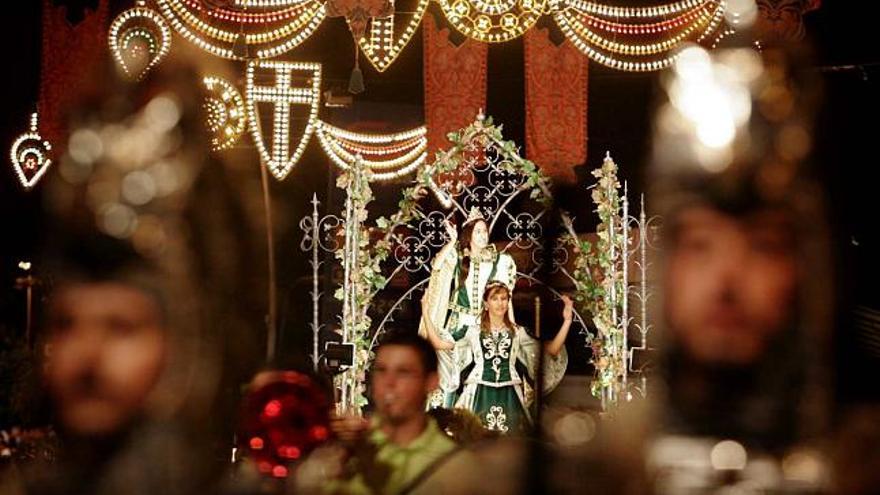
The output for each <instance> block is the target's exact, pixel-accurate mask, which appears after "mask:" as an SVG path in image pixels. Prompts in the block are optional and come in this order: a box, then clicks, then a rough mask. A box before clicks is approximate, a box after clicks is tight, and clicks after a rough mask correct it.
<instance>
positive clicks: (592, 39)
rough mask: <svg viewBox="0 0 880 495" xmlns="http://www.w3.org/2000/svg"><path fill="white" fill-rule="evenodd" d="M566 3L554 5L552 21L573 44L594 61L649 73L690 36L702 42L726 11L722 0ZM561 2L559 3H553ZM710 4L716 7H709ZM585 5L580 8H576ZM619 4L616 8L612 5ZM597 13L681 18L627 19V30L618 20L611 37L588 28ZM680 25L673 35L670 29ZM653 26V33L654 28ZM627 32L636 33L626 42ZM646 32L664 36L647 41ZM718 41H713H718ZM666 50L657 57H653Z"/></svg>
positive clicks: (669, 60)
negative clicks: (666, 3) (633, 4)
mask: <svg viewBox="0 0 880 495" xmlns="http://www.w3.org/2000/svg"><path fill="white" fill-rule="evenodd" d="M564 5H565V6H567V7H565V8H556V9H554V10H555V12H554V14H553V17H554V20H555V21H556V23H557V25H558V26H559V27H560V29H561V30H562V32H563V34H564V35H565V37H566V38H568V39H569V40H570V41H571V42H572V43H573V44H574V46H575V47H576V48H577V49H578V50H580V51H581V52H582V53H584V54H585V55H587V56H588V57H590V58H591V59H593V60H594V61H596V62H598V63H600V64H602V65H605V66H608V67H611V68H613V69H617V70H623V71H630V72H647V71H656V70H661V69H664V68H666V67H669V66H670V65H671V64H672V63H673V62H674V61H675V59H676V58H677V57H678V54H677V52H676V49H677V48H679V47H680V46H681V45H682V44H684V43H685V42H688V41H693V42H696V43H702V42H703V41H704V40H705V39H706V38H707V37H709V36H710V35H712V34H713V33H715V32H717V31H718V28H719V26H720V25H721V23H722V21H723V18H724V12H725V10H726V6H727V3H726V0H703V1H694V0H691V1H685V2H679V3H677V4H672V5H669V6H657V7H643V8H641V9H634V8H620V9H623V10H620V9H618V8H616V7H615V8H611V7H609V8H607V9H604V10H603V9H598V8H596V4H593V3H590V2H584V1H581V0H567V2H566V3H565V4H564ZM555 6H556V7H559V4H556V5H555ZM709 8H714V10H712V11H711V13H710V11H709V10H707V9H709ZM580 9H584V10H580ZM615 9H617V10H615ZM688 9H690V10H688ZM591 13H592V14H601V15H605V16H611V17H616V18H622V19H636V20H637V21H641V20H642V19H645V18H650V17H657V16H664V15H665V16H670V15H674V14H678V15H679V17H677V18H673V19H666V21H664V23H660V24H658V23H656V22H654V23H648V24H645V23H641V22H639V23H638V24H631V25H630V26H631V28H630V29H631V32H629V33H627V32H624V31H622V25H620V24H612V23H606V26H612V25H613V26H615V28H616V29H618V31H617V32H616V33H615V39H614V40H609V39H606V38H604V37H602V36H600V35H598V34H596V33H595V32H594V31H593V30H591V29H589V27H588V25H590V24H592V25H596V24H597V23H599V22H604V21H601V20H598V19H595V18H594V17H592V16H591V15H590V14H591ZM676 28H677V29H680V31H679V32H678V33H676V34H674V35H673V34H672V32H673V30H674V29H676ZM652 30H653V31H656V32H652ZM627 34H631V35H635V36H638V38H637V39H636V40H635V41H633V42H630V43H628V42H626V41H625V39H626V36H625V35H627ZM646 37H658V38H659V37H662V38H663V39H661V40H659V41H656V42H653V43H651V42H647V41H645V38H646ZM716 43H717V40H716ZM661 54H666V55H665V56H661V57H658V58H654V57H652V56H656V55H661ZM646 58H648V60H646Z"/></svg>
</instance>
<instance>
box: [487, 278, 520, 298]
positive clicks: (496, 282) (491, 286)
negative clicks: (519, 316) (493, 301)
mask: <svg viewBox="0 0 880 495" xmlns="http://www.w3.org/2000/svg"><path fill="white" fill-rule="evenodd" d="M495 287H504V288H505V289H507V292H508V293H512V292H513V290H512V287H510V286H509V285H507V282H505V281H503V280H499V279H497V278H496V279H493V280H490V281H488V282H486V287H485V288H484V289H483V294H484V295H485V294H486V293H487V292H489V289H494V288H495Z"/></svg>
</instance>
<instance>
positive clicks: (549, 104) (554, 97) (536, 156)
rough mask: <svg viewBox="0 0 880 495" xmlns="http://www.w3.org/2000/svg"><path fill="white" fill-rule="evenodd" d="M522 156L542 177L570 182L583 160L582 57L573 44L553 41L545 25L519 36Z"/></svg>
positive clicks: (584, 63) (584, 93) (584, 95)
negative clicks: (523, 89)
mask: <svg viewBox="0 0 880 495" xmlns="http://www.w3.org/2000/svg"><path fill="white" fill-rule="evenodd" d="M524 51H525V79H526V157H527V158H528V159H529V160H532V161H533V162H535V164H537V165H538V167H540V168H541V170H542V171H543V172H544V173H545V174H546V175H548V176H550V177H552V178H553V179H555V180H557V181H561V182H569V183H573V182H575V180H576V178H575V174H574V170H573V168H572V167H574V166H575V165H580V164H582V163H584V162H585V161H586V160H587V74H588V69H587V68H588V61H587V57H585V56H584V55H583V54H582V53H581V52H580V51H578V50H577V48H575V47H574V45H572V44H571V42H569V41H565V42H564V43H562V45H559V46H556V45H555V44H554V43H553V41H552V40H550V36H549V33H548V31H547V30H546V29H539V28H534V29H530V30H529V31H527V32H526V34H525V36H524Z"/></svg>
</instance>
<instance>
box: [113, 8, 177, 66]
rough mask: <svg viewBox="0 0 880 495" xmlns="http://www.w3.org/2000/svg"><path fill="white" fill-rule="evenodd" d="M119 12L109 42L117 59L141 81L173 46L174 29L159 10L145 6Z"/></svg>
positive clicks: (119, 64) (114, 58) (118, 62)
mask: <svg viewBox="0 0 880 495" xmlns="http://www.w3.org/2000/svg"><path fill="white" fill-rule="evenodd" d="M143 5H144V3H143V2H138V6H137V7H135V8H133V9H129V10H126V11H124V12H122V13H121V14H119V15H118V16H117V17H116V19H114V20H113V23H112V24H111V25H110V31H109V33H108V35H107V43H108V45H109V46H110V53H112V54H113V60H115V61H116V64H117V65H118V66H119V67H120V68H121V69H122V71H123V72H124V73H125V75H126V76H127V77H129V78H131V79H135V80H140V79H142V78H143V77H144V76H145V75H146V74H147V72H149V71H150V69H152V68H153V67H155V66H156V65H158V64H159V62H161V61H162V59H164V58H165V56H166V55H168V51H169V50H170V49H171V29H169V28H168V23H167V22H165V19H163V18H162V16H161V15H160V14H159V13H158V12H156V11H155V10H152V9H149V8H146V7H144V6H143Z"/></svg>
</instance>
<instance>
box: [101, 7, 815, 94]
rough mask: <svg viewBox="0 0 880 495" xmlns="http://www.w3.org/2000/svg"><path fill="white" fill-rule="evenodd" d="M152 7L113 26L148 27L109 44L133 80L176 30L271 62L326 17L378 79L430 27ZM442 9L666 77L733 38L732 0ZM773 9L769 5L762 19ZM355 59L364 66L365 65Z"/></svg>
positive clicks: (481, 38)
mask: <svg viewBox="0 0 880 495" xmlns="http://www.w3.org/2000/svg"><path fill="white" fill-rule="evenodd" d="M152 1H153V2H155V4H156V7H157V9H158V11H159V12H161V15H160V14H159V13H157V12H156V11H154V10H152V9H149V8H147V7H146V6H145V5H146V3H145V2H146V0H139V3H138V7H136V8H134V9H131V10H128V11H125V12H123V13H122V14H121V15H120V16H119V17H118V18H117V19H116V21H115V22H114V25H116V24H117V23H119V24H120V25H121V24H123V23H126V22H129V21H133V20H136V18H140V19H139V20H142V21H144V22H141V23H140V25H142V26H141V27H140V28H136V29H135V28H133V29H128V30H127V31H126V32H125V33H122V34H123V35H124V36H122V38H120V37H119V36H115V38H116V41H113V42H112V43H111V46H114V53H116V54H117V55H115V56H116V58H117V61H118V62H119V63H120V65H122V66H123V69H124V70H126V72H132V73H133V75H132V77H142V75H143V74H142V73H140V72H139V71H135V70H132V69H131V68H128V66H130V65H133V64H134V62H136V61H138V59H139V58H143V57H147V59H148V60H149V63H148V64H147V68H149V67H152V66H153V65H155V64H156V63H158V62H159V61H160V60H161V58H162V56H163V54H164V52H163V50H167V44H166V42H168V41H170V39H169V36H168V35H167V33H168V31H169V28H168V27H167V26H168V25H170V27H171V29H174V31H176V32H177V33H178V34H179V35H180V36H182V37H183V38H184V39H186V40H187V41H189V42H191V43H193V44H194V45H196V46H197V47H199V48H201V49H202V50H205V51H207V52H208V53H211V54H212V55H215V56H218V57H222V58H227V59H233V60H250V59H262V60H265V59H271V58H275V57H278V56H279V55H282V54H284V53H287V52H289V51H291V50H293V49H294V48H296V47H297V46H299V45H300V44H301V43H302V42H303V41H305V40H306V39H308V38H309V37H310V36H311V35H312V34H313V33H314V32H315V31H316V30H317V29H318V27H319V26H320V24H321V22H322V21H323V20H324V18H325V17H327V16H342V17H345V19H346V21H347V22H348V25H349V28H350V30H351V32H352V35H353V37H354V39H355V41H356V44H357V46H358V47H359V49H360V52H361V53H363V54H364V56H366V58H367V60H369V61H370V63H371V64H372V65H373V67H374V68H375V69H376V70H377V71H379V72H383V71H385V70H386V69H387V68H388V67H389V66H390V65H391V64H392V63H393V62H394V61H395V60H396V59H397V57H398V55H399V54H400V52H401V51H402V50H403V48H404V47H405V46H406V45H407V44H408V43H409V41H410V39H411V38H412V36H413V35H414V34H415V31H416V30H417V29H418V27H419V25H420V24H421V23H422V21H423V19H425V16H424V14H425V11H426V9H427V7H428V3H429V0H402V2H390V1H388V0H330V1H329V2H323V1H321V0H278V1H270V0H266V1H244V0H242V1H235V2H213V1H206V0H152ZM786 1H789V2H804V1H806V0H786ZM811 1H813V2H815V1H816V0H811ZM767 2H770V3H771V4H772V5H771V7H772V8H774V9H782V11H783V12H788V11H789V10H790V8H789V7H788V6H779V5H777V4H778V3H779V0H772V1H771V0H764V3H767ZM439 4H440V7H441V11H442V13H443V15H444V16H445V18H446V20H447V21H448V22H449V24H450V25H451V26H452V27H453V29H455V30H456V31H458V32H460V33H462V34H463V35H464V36H466V37H467V38H469V39H471V40H473V41H475V42H480V43H500V42H505V41H509V40H512V39H515V38H518V37H520V36H522V35H523V34H524V33H526V32H529V31H530V30H531V29H533V28H534V26H535V24H537V22H538V20H539V19H540V18H541V17H542V16H544V15H548V16H551V18H552V19H553V20H554V21H555V22H556V24H557V25H558V26H559V28H560V29H561V30H562V32H563V33H564V35H565V36H566V37H567V38H568V39H569V40H570V41H571V42H572V44H573V45H574V47H575V48H576V49H577V50H578V51H580V52H581V53H582V54H584V55H586V56H587V57H589V58H590V59H592V60H594V61H596V62H598V63H601V64H603V65H606V66H608V67H611V68H613V69H617V70H623V71H637V72H644V71H654V70H661V69H664V68H666V67H668V66H669V65H670V64H671V63H672V61H674V59H675V57H676V53H677V51H678V49H680V48H681V47H682V46H684V45H685V44H686V43H699V44H704V45H706V46H714V45H715V44H717V43H718V41H719V40H720V39H721V38H723V37H724V36H726V35H728V34H730V33H731V32H732V31H731V30H730V28H729V27H727V26H726V23H725V21H724V17H725V14H726V13H727V0H679V1H677V2H673V3H667V4H659V5H654V6H645V7H617V6H609V5H606V4H604V3H599V2H593V1H589V0H518V1H514V0H440V1H439ZM809 5H812V3H810V4H809ZM767 8H768V7H767V6H765V7H763V9H764V10H763V11H767ZM763 11H762V12H763ZM163 18H164V19H163ZM147 21H149V22H147ZM425 22H428V21H425ZM148 24H149V25H148ZM117 29H118V28H117ZM427 29H428V28H427V27H426V30H427ZM111 34H112V33H111ZM126 57H128V58H129V59H131V60H129V59H126ZM355 61H356V68H357V58H356V59H355Z"/></svg>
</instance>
